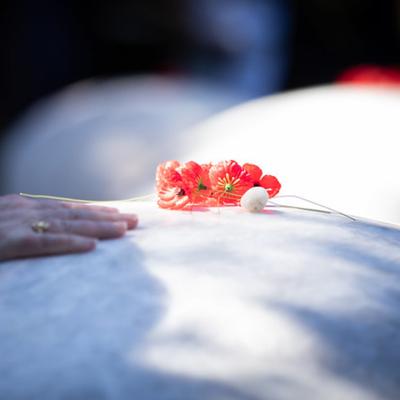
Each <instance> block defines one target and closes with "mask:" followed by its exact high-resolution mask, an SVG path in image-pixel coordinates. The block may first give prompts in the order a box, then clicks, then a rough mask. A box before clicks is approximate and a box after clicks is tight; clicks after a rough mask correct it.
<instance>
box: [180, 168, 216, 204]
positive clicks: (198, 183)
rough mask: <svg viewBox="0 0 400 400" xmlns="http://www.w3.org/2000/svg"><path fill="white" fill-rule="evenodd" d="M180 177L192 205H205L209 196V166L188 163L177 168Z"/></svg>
mask: <svg viewBox="0 0 400 400" xmlns="http://www.w3.org/2000/svg"><path fill="white" fill-rule="evenodd" d="M178 171H179V173H180V174H181V176H182V180H183V183H184V186H185V187H186V189H187V190H188V192H189V193H190V194H189V197H190V200H191V203H192V204H194V205H206V203H207V199H208V198H209V197H210V195H211V183H210V178H209V176H208V171H209V166H208V165H205V166H204V167H203V166H201V165H199V164H197V163H195V162H194V161H189V162H187V163H186V164H184V165H182V166H181V167H180V168H178Z"/></svg>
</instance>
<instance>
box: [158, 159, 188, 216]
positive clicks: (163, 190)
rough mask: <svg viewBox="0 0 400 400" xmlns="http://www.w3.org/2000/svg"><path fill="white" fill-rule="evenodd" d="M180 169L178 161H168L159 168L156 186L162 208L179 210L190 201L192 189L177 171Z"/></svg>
mask: <svg viewBox="0 0 400 400" xmlns="http://www.w3.org/2000/svg"><path fill="white" fill-rule="evenodd" d="M179 167H180V163H179V162H178V161H167V162H165V163H163V164H160V165H159V166H158V167H157V173H156V186H157V194H158V205H159V206H160V207H161V208H170V209H173V210H179V209H182V208H184V207H185V206H186V205H187V204H188V203H189V201H190V189H189V187H187V186H186V185H185V183H184V181H183V179H182V176H181V174H180V173H179V172H178V171H177V168H179Z"/></svg>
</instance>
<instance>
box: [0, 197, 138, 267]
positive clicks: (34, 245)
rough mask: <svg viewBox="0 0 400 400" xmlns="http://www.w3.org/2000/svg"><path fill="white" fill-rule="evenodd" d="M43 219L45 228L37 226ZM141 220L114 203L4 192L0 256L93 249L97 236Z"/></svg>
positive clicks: (119, 231) (0, 204)
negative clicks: (65, 200) (101, 203)
mask: <svg viewBox="0 0 400 400" xmlns="http://www.w3.org/2000/svg"><path fill="white" fill-rule="evenodd" d="M39 221H43V222H44V224H43V225H44V228H45V229H44V231H43V232H40V229H36V231H35V229H34V225H35V224H36V226H38V225H37V223H38V222H39ZM137 223H138V218H137V216H136V215H134V214H122V213H120V212H119V211H118V210H117V209H115V208H110V207H102V206H91V205H82V204H76V203H65V202H59V201H53V200H34V199H28V198H24V197H21V196H18V195H7V196H1V197H0V260H5V259H12V258H20V257H33V256H44V255H50V254H64V253H79V252H85V251H90V250H93V249H94V248H95V247H96V242H97V240H96V239H109V238H117V237H121V236H123V235H124V234H125V233H126V231H127V230H128V229H134V228H135V227H136V226H137ZM39 227H40V225H39Z"/></svg>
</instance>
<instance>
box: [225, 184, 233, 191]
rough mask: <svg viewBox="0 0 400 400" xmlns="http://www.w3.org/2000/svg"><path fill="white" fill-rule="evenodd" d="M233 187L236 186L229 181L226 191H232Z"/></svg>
mask: <svg viewBox="0 0 400 400" xmlns="http://www.w3.org/2000/svg"><path fill="white" fill-rule="evenodd" d="M233 187H234V186H233V185H232V184H231V183H227V184H226V185H225V191H226V192H232V190H233Z"/></svg>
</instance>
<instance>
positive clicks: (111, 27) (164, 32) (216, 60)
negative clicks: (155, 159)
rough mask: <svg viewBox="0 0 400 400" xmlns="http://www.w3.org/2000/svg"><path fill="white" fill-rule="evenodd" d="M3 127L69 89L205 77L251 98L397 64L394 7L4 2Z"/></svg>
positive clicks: (366, 3)
mask: <svg viewBox="0 0 400 400" xmlns="http://www.w3.org/2000/svg"><path fill="white" fill-rule="evenodd" d="M0 41H1V43H0V51H1V67H0V68H1V70H0V129H4V128H6V127H7V126H8V125H10V123H12V121H14V120H15V119H16V118H17V117H18V116H19V115H20V114H21V113H22V112H23V111H24V110H25V109H26V108H27V107H28V106H29V105H30V104H32V103H33V102H34V101H36V100H37V99H39V98H41V97H43V96H45V95H48V94H51V93H53V92H55V91H57V90H59V89H61V88H62V87H64V86H65V85H68V84H70V83H73V82H76V81H79V80H82V79H86V78H91V77H110V76H116V75H135V74H143V73H157V74H162V75H172V76H185V77H191V76H194V77H197V76H200V77H206V78H207V79H211V80H212V79H214V80H216V81H218V82H221V81H223V82H225V83H226V84H227V85H229V86H232V87H233V88H235V89H237V90H239V91H243V92H244V93H246V95H247V97H248V98H251V97H256V96H260V95H264V94H269V93H274V92H278V91H282V90H287V89H292V88H299V87H305V86H310V85H316V84H322V83H328V82H333V81H335V79H336V78H337V76H338V75H340V74H341V73H342V72H343V71H344V70H346V69H347V68H349V67H351V66H356V65H362V64H373V65H380V66H394V67H396V66H399V65H400V52H399V50H400V45H399V44H400V2H399V1H398V0H384V1H383V0H334V1H332V0H307V1H304V0H297V1H295V0H143V1H139V0H136V1H135V0H113V1H107V0H97V1H74V0H57V1H54V0H35V1H32V0H14V1H11V0H8V1H7V0H5V1H4V0H3V1H2V2H1V5H0Z"/></svg>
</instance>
